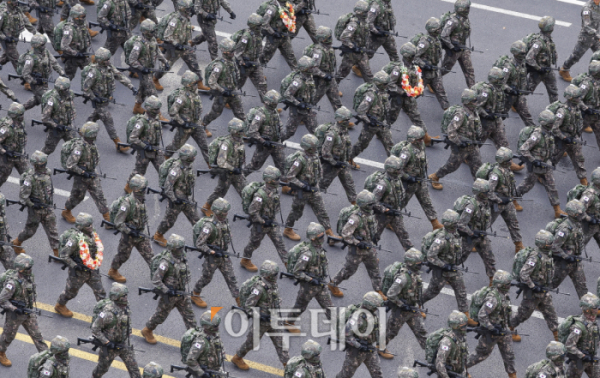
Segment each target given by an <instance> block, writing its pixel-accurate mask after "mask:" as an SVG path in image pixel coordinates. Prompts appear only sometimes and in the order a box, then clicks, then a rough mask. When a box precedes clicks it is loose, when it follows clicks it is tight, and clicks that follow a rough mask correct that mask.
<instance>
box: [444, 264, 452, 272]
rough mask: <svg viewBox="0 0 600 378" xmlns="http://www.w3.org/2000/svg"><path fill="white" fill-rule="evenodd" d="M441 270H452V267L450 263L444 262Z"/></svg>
mask: <svg viewBox="0 0 600 378" xmlns="http://www.w3.org/2000/svg"><path fill="white" fill-rule="evenodd" d="M442 270H443V271H445V272H452V271H453V270H454V268H453V267H452V264H445V265H444V266H443V267H442Z"/></svg>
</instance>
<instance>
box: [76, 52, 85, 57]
mask: <svg viewBox="0 0 600 378" xmlns="http://www.w3.org/2000/svg"><path fill="white" fill-rule="evenodd" d="M84 56H85V55H84V54H83V53H82V52H78V53H77V54H75V58H83V57H84Z"/></svg>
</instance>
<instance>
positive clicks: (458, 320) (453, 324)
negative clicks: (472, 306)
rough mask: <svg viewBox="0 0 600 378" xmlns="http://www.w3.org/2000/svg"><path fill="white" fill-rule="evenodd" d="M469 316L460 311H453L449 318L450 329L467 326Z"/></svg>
mask: <svg viewBox="0 0 600 378" xmlns="http://www.w3.org/2000/svg"><path fill="white" fill-rule="evenodd" d="M467 320H468V319H467V315H465V314H464V313H462V312H460V311H456V310H454V311H452V312H451V313H450V315H449V316H448V327H450V328H452V329H461V328H464V327H466V326H467Z"/></svg>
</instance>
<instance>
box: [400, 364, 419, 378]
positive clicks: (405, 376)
mask: <svg viewBox="0 0 600 378" xmlns="http://www.w3.org/2000/svg"><path fill="white" fill-rule="evenodd" d="M398 378H419V373H417V371H416V370H415V369H411V368H409V367H407V366H400V367H398Z"/></svg>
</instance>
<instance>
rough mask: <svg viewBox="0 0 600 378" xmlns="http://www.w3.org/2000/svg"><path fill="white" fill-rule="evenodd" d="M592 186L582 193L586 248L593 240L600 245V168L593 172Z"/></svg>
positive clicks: (584, 242)
mask: <svg viewBox="0 0 600 378" xmlns="http://www.w3.org/2000/svg"><path fill="white" fill-rule="evenodd" d="M591 180H592V185H590V186H588V187H587V188H586V189H585V190H584V191H583V192H582V193H581V197H580V200H581V203H582V204H583V206H584V207H585V217H584V219H583V221H584V222H585V223H584V224H583V245H584V248H585V246H586V245H587V244H588V243H589V242H590V240H592V237H593V238H594V239H595V240H596V244H597V245H600V222H599V221H600V168H596V169H594V170H593V171H592V178H591Z"/></svg>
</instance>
